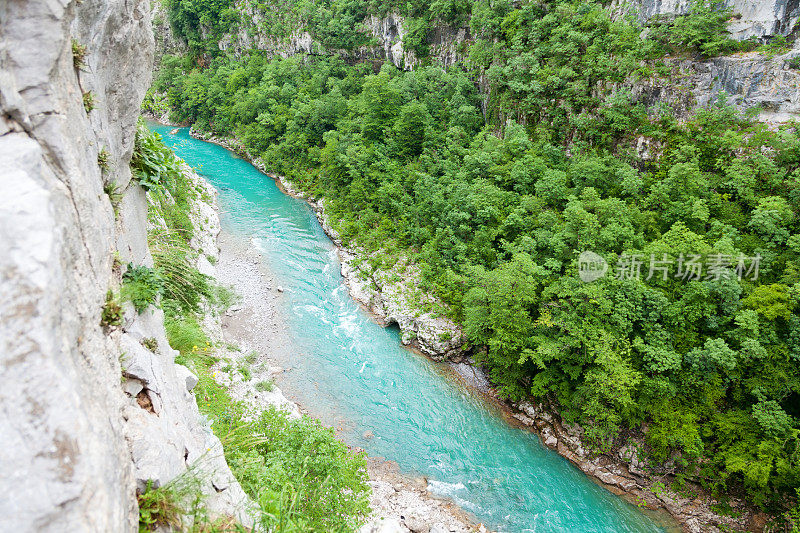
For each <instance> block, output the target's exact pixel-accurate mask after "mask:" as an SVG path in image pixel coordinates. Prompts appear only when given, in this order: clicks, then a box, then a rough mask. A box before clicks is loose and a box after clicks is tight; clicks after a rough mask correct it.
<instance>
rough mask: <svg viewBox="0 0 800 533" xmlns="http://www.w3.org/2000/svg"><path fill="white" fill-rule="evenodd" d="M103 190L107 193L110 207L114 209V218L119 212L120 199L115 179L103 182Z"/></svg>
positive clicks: (120, 193)
mask: <svg viewBox="0 0 800 533" xmlns="http://www.w3.org/2000/svg"><path fill="white" fill-rule="evenodd" d="M103 192H104V193H106V195H108V199H109V200H110V201H111V207H112V208H113V209H114V218H116V217H117V215H118V214H119V203H120V202H121V201H122V192H121V191H120V190H119V187H117V182H116V181H109V182H107V183H104V184H103Z"/></svg>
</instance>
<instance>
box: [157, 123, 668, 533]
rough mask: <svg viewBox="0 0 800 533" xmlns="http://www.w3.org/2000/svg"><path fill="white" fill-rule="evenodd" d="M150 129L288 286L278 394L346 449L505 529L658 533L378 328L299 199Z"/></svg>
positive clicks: (226, 159)
mask: <svg viewBox="0 0 800 533" xmlns="http://www.w3.org/2000/svg"><path fill="white" fill-rule="evenodd" d="M154 129H155V130H156V131H158V132H159V133H160V134H161V135H162V136H163V137H164V140H165V142H166V143H167V145H169V146H172V147H173V148H174V149H175V151H176V153H177V154H178V155H179V156H180V157H181V158H183V159H184V160H186V161H187V162H188V163H189V164H190V165H192V166H194V167H197V168H198V169H199V172H200V174H202V175H203V176H204V177H205V178H206V179H207V180H208V181H209V182H210V183H211V184H212V185H214V187H216V188H217V190H218V191H219V205H220V211H221V218H222V227H223V231H227V232H231V233H233V234H236V235H239V236H242V237H244V238H247V239H249V240H250V241H251V242H253V243H254V244H255V245H256V246H257V247H258V248H259V249H260V250H261V251H262V253H263V256H264V261H265V263H266V264H267V265H268V267H269V268H270V269H271V270H272V272H273V273H274V275H275V277H276V280H275V282H276V284H278V285H282V286H283V287H285V289H286V290H285V293H284V295H283V297H282V298H281V299H280V301H281V305H283V306H285V308H284V309H283V310H282V311H283V313H284V315H285V316H286V317H287V318H286V320H287V322H288V324H287V328H288V329H287V332H288V334H289V336H290V338H291V339H292V341H291V342H292V346H291V348H292V352H293V353H295V354H296V358H295V359H296V360H293V361H292V367H293V368H292V370H291V371H290V372H286V373H285V374H284V375H283V376H282V377H281V379H280V386H281V387H282V388H283V389H284V391H285V392H286V393H287V395H289V396H290V397H292V398H295V399H297V400H298V401H300V403H301V404H302V405H304V407H306V408H307V409H308V411H309V412H310V413H312V414H313V415H315V416H317V417H319V418H320V419H321V420H322V421H323V422H325V423H327V424H329V425H336V426H337V427H339V428H340V435H341V437H342V438H343V439H344V440H345V441H346V442H347V443H348V444H351V445H353V446H359V447H361V448H364V449H365V450H366V451H367V452H368V453H369V454H370V455H373V456H380V457H384V458H386V459H389V460H392V461H395V462H397V463H398V465H399V467H400V469H401V470H402V471H403V472H404V473H407V474H409V475H416V476H420V475H421V476H425V477H427V479H428V482H429V489H430V490H431V491H432V492H434V493H436V494H439V495H441V496H446V497H448V498H450V499H452V500H453V501H455V502H456V503H457V504H458V505H459V506H461V507H462V508H463V509H465V510H467V511H468V512H470V513H472V514H473V515H474V516H475V517H476V518H477V519H478V520H479V521H481V522H483V523H485V524H487V525H488V526H490V527H492V528H496V529H498V530H500V531H508V532H525V531H536V532H576V533H588V532H637V533H640V532H657V531H665V530H664V529H662V528H663V526H662V525H660V524H659V522H658V521H657V520H656V519H655V518H653V517H652V516H650V515H647V514H645V513H643V512H642V511H640V510H639V509H638V508H636V507H635V506H633V505H631V504H629V503H627V502H625V501H624V500H623V499H621V498H619V497H617V496H615V495H613V494H611V493H610V492H608V491H607V490H606V489H604V488H602V487H600V486H598V485H597V484H595V483H594V482H592V481H591V480H590V479H589V478H588V477H587V476H585V475H584V474H583V473H581V472H580V471H579V470H578V469H577V468H575V467H574V466H573V465H571V464H570V463H569V462H568V461H566V460H565V459H563V458H562V457H561V456H559V455H558V454H557V453H555V452H553V451H551V450H549V449H547V448H545V447H544V446H543V445H542V444H541V443H540V441H539V438H538V436H536V435H535V434H533V433H531V432H528V431H525V430H522V429H518V428H515V427H512V426H511V425H510V424H509V423H508V422H507V421H506V420H505V419H504V418H503V417H502V415H501V413H500V412H499V409H498V408H497V407H496V406H494V405H492V404H491V403H489V402H487V401H485V399H482V398H481V397H480V395H478V394H474V393H472V391H470V390H469V389H467V388H466V387H465V386H463V385H462V384H460V383H459V382H458V380H454V379H452V372H448V369H449V367H448V366H447V365H446V364H441V363H434V362H432V361H430V360H428V359H427V358H425V357H423V356H421V355H419V354H416V353H414V352H412V351H410V350H407V349H404V348H403V347H402V346H401V343H400V337H399V333H398V331H397V330H396V329H394V328H386V329H384V328H382V327H380V326H379V325H378V324H376V323H375V322H374V321H373V320H372V319H371V318H370V316H369V315H368V314H367V313H366V312H365V311H363V310H362V309H360V308H359V306H358V305H357V304H356V303H355V302H354V301H353V300H352V299H351V298H350V297H349V295H348V292H347V289H346V288H345V286H344V285H343V283H342V278H341V276H340V273H339V264H338V260H337V258H336V254H335V250H334V247H333V244H332V243H331V241H330V240H329V239H328V238H327V236H326V235H325V234H324V233H323V231H322V228H321V227H320V225H319V223H318V222H317V220H316V218H315V216H314V213H313V211H312V210H311V208H310V207H309V206H308V205H307V204H306V203H305V202H303V201H302V200H298V199H295V198H292V197H290V196H287V195H286V194H284V193H282V192H281V191H280V190H279V189H278V187H277V186H276V184H275V182H274V181H273V180H272V179H271V178H269V177H268V176H266V175H264V174H262V173H260V172H259V171H258V170H257V169H255V168H254V167H253V166H252V165H250V164H249V163H247V162H246V161H244V160H242V159H240V158H238V157H236V156H234V155H233V154H231V153H230V152H228V151H227V150H225V149H224V148H221V147H219V146H217V145H214V144H211V143H206V142H201V141H198V140H195V139H192V138H190V137H189V135H188V129H187V128H181V129H180V130H178V132H176V134H170V133H169V132H170V130H171V128H166V127H160V126H157V127H154ZM368 431H370V432H372V434H374V437H373V438H370V439H366V438H365V437H364V434H365V432H368Z"/></svg>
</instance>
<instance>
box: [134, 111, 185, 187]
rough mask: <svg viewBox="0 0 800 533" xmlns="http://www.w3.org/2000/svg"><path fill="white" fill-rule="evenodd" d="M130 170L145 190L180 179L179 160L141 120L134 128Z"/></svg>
mask: <svg viewBox="0 0 800 533" xmlns="http://www.w3.org/2000/svg"><path fill="white" fill-rule="evenodd" d="M131 170H132V171H133V175H134V177H135V178H136V179H137V181H138V182H139V185H141V186H142V187H143V188H144V189H145V190H146V191H150V190H152V189H156V188H158V187H159V186H164V185H169V183H168V182H175V181H177V180H180V178H181V174H182V172H181V167H180V160H179V159H178V158H177V157H175V154H174V153H173V152H172V150H170V149H169V148H167V147H166V146H165V145H164V143H163V142H162V141H161V136H160V135H159V134H158V133H155V132H152V131H150V130H148V129H147V127H146V126H145V125H144V123H143V122H141V121H140V122H139V124H138V126H137V128H136V139H135V142H134V148H133V156H132V157H131Z"/></svg>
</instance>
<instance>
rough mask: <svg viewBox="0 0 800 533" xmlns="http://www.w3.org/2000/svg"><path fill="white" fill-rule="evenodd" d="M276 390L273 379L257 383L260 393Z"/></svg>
mask: <svg viewBox="0 0 800 533" xmlns="http://www.w3.org/2000/svg"><path fill="white" fill-rule="evenodd" d="M274 388H275V383H274V382H273V381H272V380H271V379H265V380H262V381H259V382H258V383H256V390H257V391H258V392H270V391H272V389H274Z"/></svg>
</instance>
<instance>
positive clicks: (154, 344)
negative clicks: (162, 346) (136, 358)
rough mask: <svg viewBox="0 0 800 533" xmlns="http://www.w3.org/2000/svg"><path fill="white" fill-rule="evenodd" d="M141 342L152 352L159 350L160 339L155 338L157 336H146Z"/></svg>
mask: <svg viewBox="0 0 800 533" xmlns="http://www.w3.org/2000/svg"><path fill="white" fill-rule="evenodd" d="M140 342H141V343H142V346H144V347H145V348H147V349H148V350H150V351H151V352H153V353H155V352H156V351H158V341H157V340H156V339H155V337H145V338H144V339H142V340H141V341H140Z"/></svg>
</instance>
